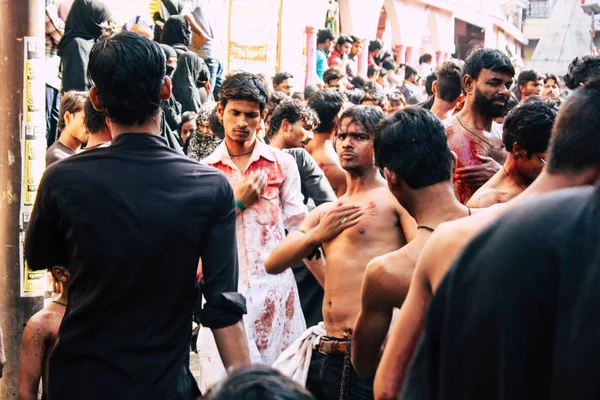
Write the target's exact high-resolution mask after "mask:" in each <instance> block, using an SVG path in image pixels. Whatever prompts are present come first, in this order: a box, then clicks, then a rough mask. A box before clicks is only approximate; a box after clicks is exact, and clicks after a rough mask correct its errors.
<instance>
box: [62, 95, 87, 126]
mask: <svg viewBox="0 0 600 400" xmlns="http://www.w3.org/2000/svg"><path fill="white" fill-rule="evenodd" d="M87 98H88V93H87V92H79V91H76V90H69V91H68V92H67V93H65V94H63V95H62V98H61V99H60V109H59V112H58V127H59V128H60V129H61V130H62V129H65V126H66V122H65V114H66V113H67V112H69V113H70V114H75V113H78V112H79V111H81V110H83V107H84V104H85V101H86V99H87Z"/></svg>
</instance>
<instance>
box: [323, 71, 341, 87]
mask: <svg viewBox="0 0 600 400" xmlns="http://www.w3.org/2000/svg"><path fill="white" fill-rule="evenodd" d="M344 76H346V75H345V74H344V73H343V72H342V71H341V70H340V69H339V68H329V69H328V70H327V71H325V72H323V82H325V83H326V84H328V83H329V82H331V81H334V80H336V79H342V78H343V77H344Z"/></svg>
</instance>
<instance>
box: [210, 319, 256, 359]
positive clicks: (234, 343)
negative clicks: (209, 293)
mask: <svg viewBox="0 0 600 400" xmlns="http://www.w3.org/2000/svg"><path fill="white" fill-rule="evenodd" d="M212 332H213V335H214V337H215V342H216V344H217V348H218V349H219V354H220V355H221V360H222V361H223V365H224V366H225V369H229V368H230V367H238V366H242V365H247V364H250V351H249V350H248V339H247V337H246V331H245V329H244V321H243V320H240V321H238V322H237V323H235V324H233V325H230V326H227V327H225V328H219V329H212Z"/></svg>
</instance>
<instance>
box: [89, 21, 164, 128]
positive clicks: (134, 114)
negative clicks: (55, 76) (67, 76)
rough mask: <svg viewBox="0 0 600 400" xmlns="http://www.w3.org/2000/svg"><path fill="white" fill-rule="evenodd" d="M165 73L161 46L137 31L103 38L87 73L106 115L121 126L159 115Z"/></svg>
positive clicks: (92, 56)
mask: <svg viewBox="0 0 600 400" xmlns="http://www.w3.org/2000/svg"><path fill="white" fill-rule="evenodd" d="M165 74H166V60H165V54H164V52H163V51H162V49H161V48H160V46H159V45H158V44H157V43H155V42H153V41H151V40H149V39H146V38H145V37H143V36H141V35H138V34H137V33H131V32H121V33H118V34H116V35H113V36H109V37H107V38H105V39H100V40H98V41H97V42H96V43H95V44H94V46H93V47H92V50H91V52H90V58H89V64H88V76H89V78H90V80H91V81H92V82H94V85H95V87H96V90H97V92H98V96H99V97H100V99H101V100H102V103H103V104H104V110H105V112H106V116H107V117H108V118H109V119H110V120H111V121H113V122H116V123H118V124H120V125H124V126H132V125H136V124H137V125H141V124H144V123H146V122H148V121H150V120H152V119H153V118H156V116H157V115H158V112H159V109H160V102H161V96H160V93H161V89H162V85H163V82H164V80H165Z"/></svg>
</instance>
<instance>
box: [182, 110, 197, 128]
mask: <svg viewBox="0 0 600 400" xmlns="http://www.w3.org/2000/svg"><path fill="white" fill-rule="evenodd" d="M197 118H198V114H196V113H195V112H193V111H186V112H184V113H183V114H181V123H180V124H179V126H180V127H181V126H182V125H183V124H185V123H186V122H188V121H192V120H196V119H197Z"/></svg>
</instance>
